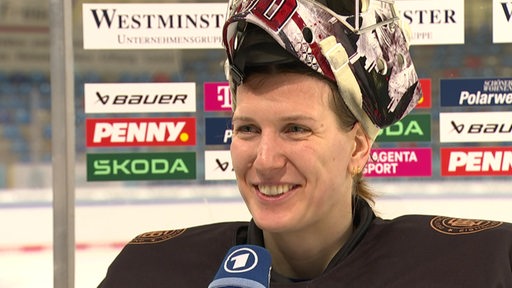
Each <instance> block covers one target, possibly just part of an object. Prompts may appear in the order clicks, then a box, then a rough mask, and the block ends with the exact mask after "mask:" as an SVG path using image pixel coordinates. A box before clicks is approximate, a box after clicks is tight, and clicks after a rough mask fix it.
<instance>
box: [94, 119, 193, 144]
mask: <svg viewBox="0 0 512 288" xmlns="http://www.w3.org/2000/svg"><path fill="white" fill-rule="evenodd" d="M195 144H196V119H195V118H110V119H86V145H87V147H113V146H193V145H195Z"/></svg>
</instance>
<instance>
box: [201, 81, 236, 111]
mask: <svg viewBox="0 0 512 288" xmlns="http://www.w3.org/2000/svg"><path fill="white" fill-rule="evenodd" d="M204 111H207V112H208V111H231V91H230V89H229V83H228V82H207V83H204Z"/></svg>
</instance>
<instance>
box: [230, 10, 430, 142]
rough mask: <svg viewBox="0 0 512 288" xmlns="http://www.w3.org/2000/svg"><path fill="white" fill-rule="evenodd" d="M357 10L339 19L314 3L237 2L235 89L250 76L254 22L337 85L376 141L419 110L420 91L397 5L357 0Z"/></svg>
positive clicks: (232, 55)
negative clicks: (247, 47) (247, 62)
mask: <svg viewBox="0 0 512 288" xmlns="http://www.w3.org/2000/svg"><path fill="white" fill-rule="evenodd" d="M355 11H356V13H355V14H354V15H347V16H345V15H340V14H337V13H335V12H334V11H332V10H331V9H329V8H328V7H326V6H325V5H323V4H321V3H319V2H317V1H314V0H273V1H260V0H231V1H230V2H229V4H228V13H227V21H226V23H225V25H224V28H223V45H224V47H225V49H226V53H227V65H228V67H226V68H229V69H226V74H227V78H228V80H229V81H230V85H231V87H232V89H233V91H234V90H235V89H236V87H237V86H238V85H240V84H241V83H242V81H243V78H244V73H243V71H244V67H243V66H244V64H239V63H237V61H235V60H236V58H237V52H238V49H239V47H240V46H241V43H242V42H243V41H244V37H246V36H247V35H246V34H247V33H245V32H246V28H247V24H248V23H250V24H254V25H256V26H258V27H259V28H261V29H262V30H264V31H265V32H266V33H268V34H269V35H270V36H271V37H272V38H273V40H275V42H276V43H277V44H279V45H280V46H281V47H282V48H283V49H284V50H286V51H287V52H288V53H289V54H290V55H291V56H292V57H294V58H296V59H298V60H299V61H301V62H303V63H304V64H306V65H307V66H309V67H310V68H311V69H313V70H314V71H316V72H318V73H320V74H322V75H324V76H325V77H327V78H329V79H331V80H332V81H335V82H336V83H337V84H338V88H339V91H340V94H341V95H342V97H343V100H344V101H345V103H346V104H347V106H348V107H349V108H350V110H351V111H352V113H353V114H354V115H355V116H356V118H357V119H358V121H359V122H361V124H362V125H363V127H364V128H365V131H366V132H367V134H368V135H369V136H370V137H371V138H372V139H374V138H375V137H376V135H377V133H378V130H379V129H380V128H384V127H386V126H389V125H391V124H393V123H395V122H397V121H398V120H400V119H401V118H403V117H404V116H405V115H406V114H408V113H409V112H410V111H411V110H412V109H413V108H414V106H415V105H416V103H417V102H418V100H419V99H420V96H421V89H420V86H419V85H418V76H417V74H416V71H415V69H414V65H413V63H412V59H411V57H410V54H409V50H408V38H407V35H406V34H404V32H403V31H402V29H401V26H402V25H401V24H402V23H401V22H400V19H399V17H397V13H396V11H395V7H394V0H372V1H368V0H367V1H363V3H362V5H360V3H359V0H355ZM248 37H249V36H248ZM240 66H242V67H240Z"/></svg>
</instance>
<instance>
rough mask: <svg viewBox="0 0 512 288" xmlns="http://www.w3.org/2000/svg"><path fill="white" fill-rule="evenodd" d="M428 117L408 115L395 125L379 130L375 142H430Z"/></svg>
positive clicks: (426, 115)
mask: <svg viewBox="0 0 512 288" xmlns="http://www.w3.org/2000/svg"><path fill="white" fill-rule="evenodd" d="M430 138H431V133H430V115H429V114H409V115H407V116H406V117H404V118H403V119H402V120H400V121H398V122H397V123H395V124H393V125H391V126H389V127H386V128H384V129H381V130H380V131H379V134H378V136H377V138H376V139H375V141H376V142H409V141H410V142H421V141H430Z"/></svg>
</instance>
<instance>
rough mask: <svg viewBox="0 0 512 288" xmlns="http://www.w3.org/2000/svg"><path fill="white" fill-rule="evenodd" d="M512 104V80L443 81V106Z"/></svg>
mask: <svg viewBox="0 0 512 288" xmlns="http://www.w3.org/2000/svg"><path fill="white" fill-rule="evenodd" d="M511 104H512V78H494V79H441V106H443V107H450V106H504V105H511Z"/></svg>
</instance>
